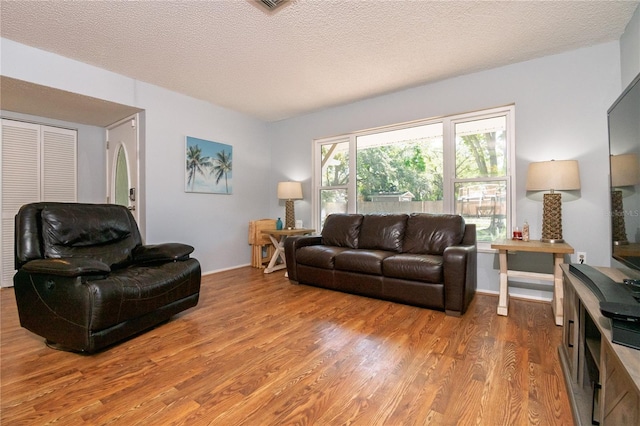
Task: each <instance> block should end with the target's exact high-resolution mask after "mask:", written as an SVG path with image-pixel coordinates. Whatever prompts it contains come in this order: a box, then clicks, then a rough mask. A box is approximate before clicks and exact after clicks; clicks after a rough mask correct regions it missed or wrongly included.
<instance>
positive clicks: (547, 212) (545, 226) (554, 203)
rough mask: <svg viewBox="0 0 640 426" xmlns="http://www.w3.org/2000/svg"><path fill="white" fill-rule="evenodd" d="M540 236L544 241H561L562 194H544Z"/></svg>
mask: <svg viewBox="0 0 640 426" xmlns="http://www.w3.org/2000/svg"><path fill="white" fill-rule="evenodd" d="M542 210H543V211H542V238H541V241H543V242H546V243H563V242H564V240H563V239H562V195H561V194H559V193H551V194H544V199H543V207H542Z"/></svg>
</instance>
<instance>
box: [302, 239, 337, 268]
mask: <svg viewBox="0 0 640 426" xmlns="http://www.w3.org/2000/svg"><path fill="white" fill-rule="evenodd" d="M345 250H349V249H348V248H346V247H333V246H324V245H320V246H306V247H300V248H299V249H298V250H297V251H296V262H297V263H299V264H301V265H307V266H314V267H316V268H322V269H333V266H334V261H335V257H336V255H337V254H338V253H342V252H343V251H345Z"/></svg>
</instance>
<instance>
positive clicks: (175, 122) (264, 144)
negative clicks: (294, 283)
mask: <svg viewBox="0 0 640 426" xmlns="http://www.w3.org/2000/svg"><path fill="white" fill-rule="evenodd" d="M0 49H1V52H2V55H0V60H1V62H0V70H1V72H2V74H3V75H5V76H8V77H12V78H16V79H19V80H24V81H28V82H32V83H36V84H41V85H45V86H49V87H53V88H56V89H61V90H66V91H69V92H72V93H78V94H81V95H86V96H92V97H95V98H99V99H105V100H108V101H112V102H117V103H120V104H124V105H130V106H133V107H137V108H140V109H143V110H145V112H144V118H145V122H144V125H145V135H144V136H145V146H144V156H145V176H144V180H145V182H146V194H144V195H145V199H146V242H147V243H149V244H155V243H160V242H165V241H179V242H184V243H187V244H191V245H193V246H194V247H195V248H196V251H195V253H194V257H196V258H198V260H200V262H201V264H202V269H203V271H204V272H208V271H214V270H220V269H226V268H230V267H234V266H238V265H248V264H249V263H250V249H249V246H248V243H247V232H248V222H249V220H251V219H259V218H263V217H268V212H269V195H270V194H269V181H270V179H269V177H270V170H271V158H270V155H271V154H270V149H269V143H268V140H267V129H266V125H265V124H264V123H263V122H261V121H259V120H256V119H253V118H250V117H247V116H245V115H243V114H240V113H236V112H234V111H230V110H225V109H223V108H220V107H217V106H215V105H212V104H209V103H206V102H203V101H199V100H196V99H193V98H189V97H187V96H183V95H180V94H177V93H174V92H171V91H168V90H165V89H162V88H159V87H157V86H153V85H150V84H145V83H141V82H139V81H136V80H133V79H130V78H127V77H124V76H121V75H118V74H114V73H112V72H109V71H106V70H103V69H100V68H96V67H93V66H91V65H87V64H83V63H80V62H77V61H73V60H70V59H66V58H63V57H60V56H57V55H54V54H51V53H48V52H45V51H42V50H39V49H34V48H31V47H28V46H25V45H22V44H19V43H16V42H13V41H11V40H7V39H0ZM187 135H188V136H195V137H198V138H202V139H208V140H213V141H217V142H223V143H226V144H230V145H232V146H233V194H232V195H217V194H192V193H189V194H187V193H185V192H184V168H185V153H184V151H185V140H184V138H185V137H186V136H187ZM101 170H104V166H103V167H102V169H101ZM100 173H101V175H102V176H104V173H103V172H100ZM102 179H104V178H102ZM101 184H102V183H101Z"/></svg>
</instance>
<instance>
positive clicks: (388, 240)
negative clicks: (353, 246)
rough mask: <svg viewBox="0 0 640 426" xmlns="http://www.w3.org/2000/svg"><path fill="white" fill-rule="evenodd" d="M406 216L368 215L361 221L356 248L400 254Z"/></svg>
mask: <svg viewBox="0 0 640 426" xmlns="http://www.w3.org/2000/svg"><path fill="white" fill-rule="evenodd" d="M406 224H407V215H406V214H369V215H365V216H364V218H363V219H362V226H361V227H360V238H359V240H358V248H361V249H370V250H386V251H394V252H398V253H399V252H401V251H402V239H403V238H404V234H405V227H406Z"/></svg>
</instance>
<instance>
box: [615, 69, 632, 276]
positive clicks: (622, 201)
mask: <svg viewBox="0 0 640 426" xmlns="http://www.w3.org/2000/svg"><path fill="white" fill-rule="evenodd" d="M608 122H609V154H610V156H609V160H610V163H609V165H610V174H609V176H610V180H609V183H610V189H611V236H612V241H611V246H612V255H613V258H614V259H616V260H617V261H618V262H620V263H622V264H623V265H624V266H627V267H629V268H633V269H637V270H640V163H639V159H640V74H639V75H638V76H637V77H636V78H635V79H634V80H633V81H632V82H631V84H630V85H629V87H627V89H626V90H625V91H624V92H622V95H620V97H619V98H618V99H617V100H616V101H615V102H614V103H613V105H612V106H611V108H609V111H608Z"/></svg>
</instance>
